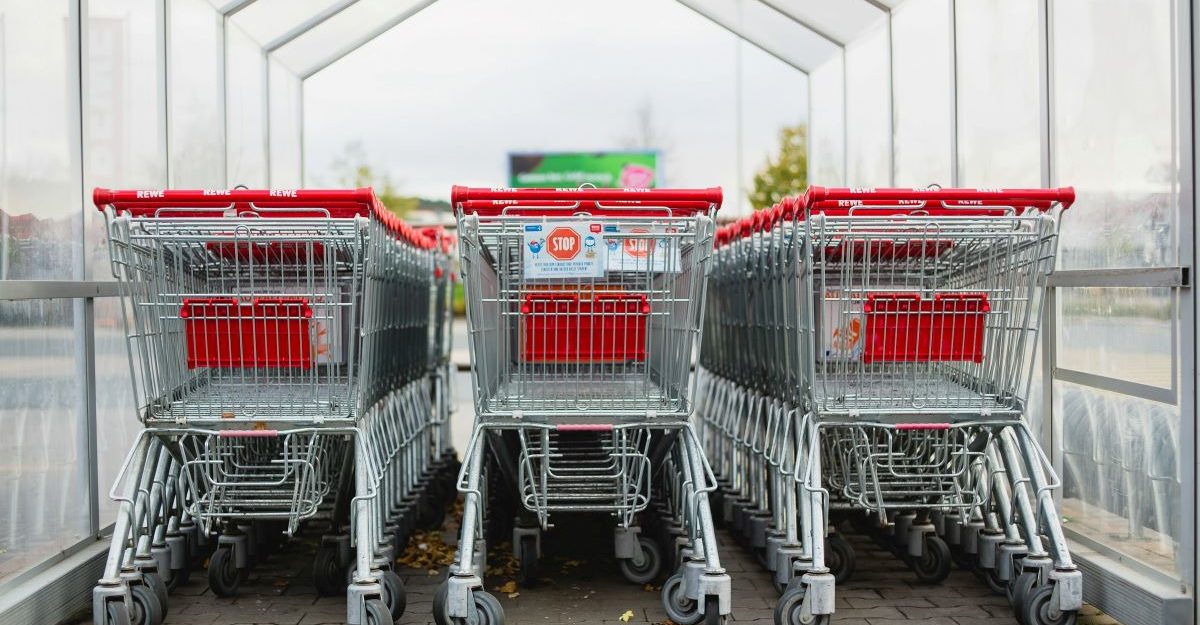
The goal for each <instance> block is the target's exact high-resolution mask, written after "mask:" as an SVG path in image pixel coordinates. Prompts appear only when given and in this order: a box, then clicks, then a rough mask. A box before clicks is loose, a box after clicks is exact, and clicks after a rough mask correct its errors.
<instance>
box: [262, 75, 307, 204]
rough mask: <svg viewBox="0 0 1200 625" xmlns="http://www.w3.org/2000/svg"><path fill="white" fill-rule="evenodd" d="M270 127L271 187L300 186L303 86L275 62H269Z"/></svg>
mask: <svg viewBox="0 0 1200 625" xmlns="http://www.w3.org/2000/svg"><path fill="white" fill-rule="evenodd" d="M269 71H270V76H269V79H270V83H269V84H270V109H271V110H270V115H269V116H268V119H267V121H268V123H269V124H270V133H269V137H270V140H271V145H270V146H269V148H270V151H271V159H270V162H271V179H270V183H271V186H272V187H276V188H279V187H301V186H304V180H303V177H304V176H303V155H302V149H301V145H300V144H301V133H302V132H303V125H304V119H303V118H302V113H303V111H302V110H301V104H302V102H301V99H302V97H303V95H304V92H303V89H304V85H303V83H301V82H300V79H299V78H297V77H296V75H295V74H293V73H292V72H290V71H288V69H287V68H286V67H284V66H283V65H282V64H280V63H279V61H276V60H275V59H274V58H272V59H271V60H270V68H269Z"/></svg>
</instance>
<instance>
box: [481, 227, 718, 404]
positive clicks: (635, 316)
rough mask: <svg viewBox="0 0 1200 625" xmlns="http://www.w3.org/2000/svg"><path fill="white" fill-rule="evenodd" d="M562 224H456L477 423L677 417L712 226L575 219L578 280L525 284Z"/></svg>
mask: <svg viewBox="0 0 1200 625" xmlns="http://www.w3.org/2000/svg"><path fill="white" fill-rule="evenodd" d="M562 223H565V222H561V221H547V220H545V219H537V218H528V217H493V218H485V219H480V218H478V217H477V216H467V217H463V218H462V219H460V231H461V233H462V236H463V239H462V243H461V247H460V249H461V250H462V254H463V271H464V276H465V282H466V294H467V300H468V311H469V314H468V323H469V329H470V335H471V349H472V355H473V359H474V360H473V362H474V363H475V367H474V376H473V377H474V381H475V387H476V403H477V409H478V412H479V414H484V415H488V414H493V415H505V414H512V413H514V412H517V411H519V412H521V413H523V414H526V415H542V416H560V417H564V416H565V417H569V416H571V415H583V414H588V415H593V416H595V415H606V416H612V417H620V416H638V415H643V416H644V415H645V414H646V413H647V412H653V413H661V414H685V413H686V412H687V411H688V410H689V406H688V383H689V368H690V364H691V363H690V359H691V353H692V349H693V346H694V345H695V341H696V339H697V337H698V335H699V330H700V313H701V306H702V302H703V297H704V286H705V279H704V278H705V275H704V273H705V267H706V264H707V262H708V260H709V255H710V251H711V244H712V243H711V228H712V226H711V220H709V219H708V218H707V217H703V216H702V217H688V218H667V217H663V218H635V217H628V218H624V217H623V218H615V217H604V218H593V219H590V220H589V219H588V218H586V217H584V218H576V219H574V220H572V223H573V225H572V226H571V228H572V229H571V233H574V234H570V233H568V234H564V235H563V236H564V237H567V238H570V239H572V240H571V241H570V242H569V245H570V246H574V245H579V246H580V247H579V249H578V251H577V255H578V256H577V257H578V258H584V259H587V258H590V259H591V260H590V261H585V262H590V263H591V265H590V267H591V268H590V269H585V270H584V274H586V275H580V274H579V273H575V274H573V275H569V276H566V277H556V276H553V275H545V274H542V273H538V272H535V271H534V269H533V265H531V256H532V257H535V258H536V257H541V258H545V257H546V256H545V255H547V254H550V253H551V252H552V250H553V248H552V246H553V245H554V244H555V243H554V237H555V234H556V233H558V232H560V231H563V232H565V231H566V230H567V226H564V225H556V224H562ZM529 227H535V228H541V230H539V232H544V233H545V237H543V238H541V239H539V238H537V237H531V236H530V234H529V233H530V232H531V230H529V229H528V228H529ZM579 232H582V233H583V234H582V235H580V234H578V233H579ZM589 233H594V236H593V235H590V234H589ZM573 258H574V257H573Z"/></svg>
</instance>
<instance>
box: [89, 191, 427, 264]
mask: <svg viewBox="0 0 1200 625" xmlns="http://www.w3.org/2000/svg"><path fill="white" fill-rule="evenodd" d="M92 202H93V203H94V204H95V205H96V208H97V209H98V210H101V211H103V210H104V209H105V208H107V207H109V206H111V207H112V208H113V210H115V211H116V212H118V213H120V212H125V213H129V214H130V215H131V216H133V217H143V218H144V217H155V216H157V215H158V213H159V211H163V210H166V211H171V212H170V213H169V215H168V216H170V217H196V218H218V217H224V216H225V214H226V213H225V211H226V210H228V209H230V208H232V209H234V211H235V213H236V214H238V215H241V214H243V213H253V212H255V211H258V210H268V211H270V212H268V213H267V215H265V216H267V217H271V218H279V219H296V218H300V219H303V218H309V219H311V218H314V217H324V216H325V215H324V214H321V213H320V212H317V211H324V212H325V213H328V216H329V217H332V218H336V219H349V218H353V217H373V218H374V219H377V220H379V222H380V223H382V224H383V226H384V227H385V228H387V230H388V231H389V232H391V233H392V234H393V235H394V236H395V237H396V238H397V239H400V240H403V241H407V242H408V243H410V244H412V245H413V246H414V247H418V248H421V249H433V248H434V247H436V246H437V245H438V241H437V238H435V237H431V236H427V235H426V234H425V233H422V232H420V231H418V230H416V229H415V228H413V227H412V226H410V225H408V223H406V222H405V221H404V220H403V219H400V218H399V217H397V216H396V215H395V214H394V213H392V212H391V211H389V210H387V208H386V207H384V206H383V203H382V202H380V201H379V198H378V197H377V196H376V195H375V191H374V190H373V189H371V188H370V187H364V188H361V189H286V190H285V189H228V190H225V189H222V190H215V191H214V190H202V189H161V190H144V189H121V190H115V189H104V188H100V187H97V188H96V189H94V190H93V191H92ZM171 209H177V210H174V211H172V210H171ZM204 209H211V210H204ZM289 209H291V210H289ZM185 211H186V212H185Z"/></svg>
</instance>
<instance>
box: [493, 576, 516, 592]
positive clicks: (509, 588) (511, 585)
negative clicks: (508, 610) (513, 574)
mask: <svg viewBox="0 0 1200 625" xmlns="http://www.w3.org/2000/svg"><path fill="white" fill-rule="evenodd" d="M496 592H503V593H510V592H517V582H515V581H513V580H511V579H510V580H508V581H507V582H504V583H503V584H502V585H500V587H499V588H497V589H496Z"/></svg>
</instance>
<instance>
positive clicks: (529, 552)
mask: <svg viewBox="0 0 1200 625" xmlns="http://www.w3.org/2000/svg"><path fill="white" fill-rule="evenodd" d="M520 551H521V558H520V564H521V578H520V583H521V588H533V587H534V586H536V585H537V580H538V552H537V537H536V536H522V537H521V550H520Z"/></svg>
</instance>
